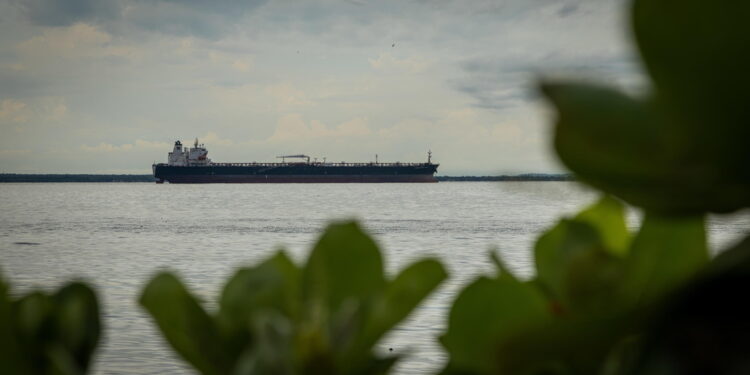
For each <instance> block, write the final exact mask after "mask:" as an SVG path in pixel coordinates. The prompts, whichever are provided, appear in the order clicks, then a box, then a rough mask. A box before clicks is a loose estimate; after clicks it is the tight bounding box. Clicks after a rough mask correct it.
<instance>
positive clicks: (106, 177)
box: [0, 173, 156, 182]
mask: <svg viewBox="0 0 750 375" xmlns="http://www.w3.org/2000/svg"><path fill="white" fill-rule="evenodd" d="M154 181H156V180H155V179H154V176H152V175H150V174H16V173H2V174H0V182H154Z"/></svg>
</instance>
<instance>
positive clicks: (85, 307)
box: [53, 282, 101, 373]
mask: <svg viewBox="0 0 750 375" xmlns="http://www.w3.org/2000/svg"><path fill="white" fill-rule="evenodd" d="M53 298H54V300H55V303H56V305H57V308H56V314H55V316H54V318H55V326H56V336H57V337H58V339H57V341H58V342H59V344H60V346H61V348H62V349H64V350H63V352H62V353H60V356H63V355H64V359H61V360H62V361H64V362H65V363H70V364H69V365H66V367H72V368H74V369H75V370H76V372H77V373H85V372H86V371H87V369H88V367H89V364H90V363H91V360H92V355H93V353H94V349H95V348H96V345H97V343H98V342H99V332H100V331H101V322H100V321H99V315H100V314H99V305H98V304H97V298H96V294H95V293H94V291H93V290H92V289H91V288H89V287H88V286H87V285H86V284H83V283H80V282H76V283H71V284H69V285H67V286H65V287H63V288H62V289H60V290H59V291H58V292H57V293H56V294H55V295H54V296H53Z"/></svg>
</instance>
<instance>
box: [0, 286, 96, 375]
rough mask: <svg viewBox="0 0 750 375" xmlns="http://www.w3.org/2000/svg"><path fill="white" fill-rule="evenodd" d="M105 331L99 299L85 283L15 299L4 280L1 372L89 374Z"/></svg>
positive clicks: (0, 323)
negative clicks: (102, 325) (101, 331)
mask: <svg viewBox="0 0 750 375" xmlns="http://www.w3.org/2000/svg"><path fill="white" fill-rule="evenodd" d="M100 327H101V325H100V322H99V305H98V303H97V298H96V295H95V294H94V292H93V290H92V289H91V288H90V287H88V286H87V285H86V284H83V283H80V282H74V283H70V284H68V285H66V286H64V287H62V288H61V289H60V290H58V291H57V292H56V293H54V294H46V293H44V292H38V291H37V292H32V293H29V294H26V295H24V296H22V297H20V298H18V299H14V298H12V297H11V296H10V294H9V286H8V285H7V284H5V282H4V281H3V280H2V277H0V373H3V374H24V375H32V374H46V375H51V374H58V375H78V374H85V373H86V372H87V371H88V369H89V368H90V364H91V358H92V355H93V353H94V349H95V348H96V345H97V343H98V341H99V332H100V329H101V328H100Z"/></svg>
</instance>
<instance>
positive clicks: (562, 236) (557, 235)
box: [534, 219, 603, 299]
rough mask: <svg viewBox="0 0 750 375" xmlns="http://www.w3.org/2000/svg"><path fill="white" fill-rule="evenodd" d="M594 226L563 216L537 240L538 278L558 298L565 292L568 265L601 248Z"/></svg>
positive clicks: (535, 256) (536, 260)
mask: <svg viewBox="0 0 750 375" xmlns="http://www.w3.org/2000/svg"><path fill="white" fill-rule="evenodd" d="M602 246H603V245H602V241H601V238H600V236H599V234H598V232H597V231H596V229H595V228H594V227H592V226H591V225H589V224H587V223H583V222H580V221H576V220H570V219H563V220H561V221H560V222H559V223H558V224H557V225H556V226H555V227H554V228H552V229H551V230H549V231H547V232H546V233H544V234H543V235H542V236H541V237H539V240H537V243H536V246H535V248H534V261H535V264H536V271H537V279H538V280H539V282H540V284H541V285H542V286H543V287H544V288H545V289H547V291H548V292H550V293H551V294H552V296H553V298H554V299H560V298H563V297H564V294H565V280H566V279H567V278H568V274H569V270H568V267H569V265H570V263H571V262H572V261H574V260H575V258H576V257H579V256H580V255H581V254H586V253H588V252H591V251H595V250H596V249H598V248H601V247H602Z"/></svg>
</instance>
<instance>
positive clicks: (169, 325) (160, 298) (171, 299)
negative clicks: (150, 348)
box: [140, 273, 233, 375]
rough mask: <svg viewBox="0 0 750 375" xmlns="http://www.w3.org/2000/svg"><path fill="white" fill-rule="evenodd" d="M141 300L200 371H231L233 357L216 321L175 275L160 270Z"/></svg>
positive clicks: (174, 345) (207, 373)
mask: <svg viewBox="0 0 750 375" xmlns="http://www.w3.org/2000/svg"><path fill="white" fill-rule="evenodd" d="M140 303H141V305H142V306H143V307H144V308H146V310H148V312H149V313H150V314H151V316H152V317H153V318H154V320H155V321H156V324H157V325H158V326H159V329H161V332H162V334H163V335H164V337H165V338H166V339H167V341H169V343H170V344H171V345H172V348H174V349H175V350H176V351H177V352H178V353H179V354H180V355H181V356H182V357H183V358H184V359H185V360H186V361H188V362H189V363H190V364H192V365H193V366H194V367H195V368H196V369H198V370H199V371H200V372H201V373H203V374H204V375H219V374H228V373H229V370H230V369H231V368H232V366H233V358H231V357H230V356H229V354H228V353H227V352H225V350H224V348H223V345H222V340H221V337H220V334H219V331H218V328H217V326H216V324H215V323H214V321H213V320H212V318H211V317H210V316H208V314H206V312H205V311H204V310H203V308H202V307H201V306H200V304H199V303H198V302H197V301H196V300H195V298H194V297H193V296H192V295H191V294H190V293H189V292H188V291H187V290H186V289H185V287H184V286H183V285H182V283H181V282H180V281H179V280H178V279H177V278H176V277H175V276H173V275H172V274H170V273H161V274H159V275H157V276H156V277H154V278H153V279H152V280H151V282H149V283H148V285H147V286H146V288H145V289H144V290H143V294H142V295H141V298H140Z"/></svg>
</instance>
